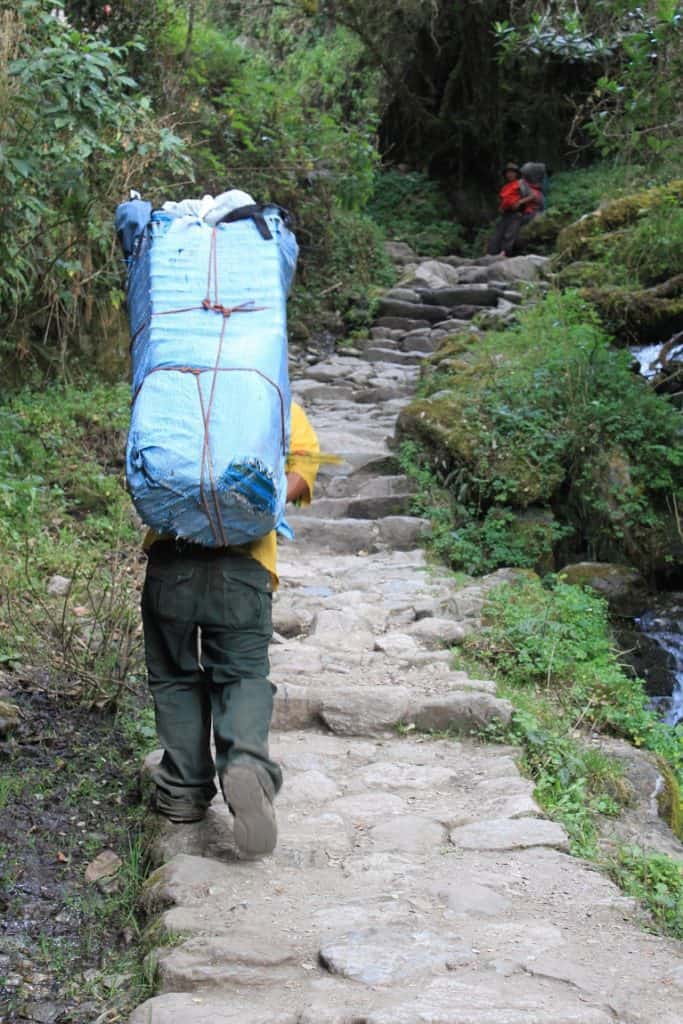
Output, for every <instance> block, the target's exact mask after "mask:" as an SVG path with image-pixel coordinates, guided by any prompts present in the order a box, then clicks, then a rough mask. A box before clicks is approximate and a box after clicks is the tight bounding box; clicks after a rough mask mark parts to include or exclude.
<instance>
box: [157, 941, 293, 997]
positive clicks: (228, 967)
mask: <svg viewBox="0 0 683 1024" xmlns="http://www.w3.org/2000/svg"><path fill="white" fill-rule="evenodd" d="M298 959H299V958H298V957H297V955H296V952H295V950H294V949H292V948H288V946H287V944H286V943H285V942H283V938H282V936H278V939H277V941H274V936H272V935H270V936H264V935H261V934H258V933H256V932H252V933H250V932H249V931H248V930H246V929H241V930H240V935H239V937H237V936H233V935H221V936H215V937H214V936H208V935H207V936H202V937H201V938H192V939H189V940H188V941H186V942H184V943H183V944H182V946H179V947H177V948H175V949H171V950H159V951H158V952H157V954H156V964H157V973H158V978H159V988H160V991H161V992H187V991H192V990H193V989H198V988H201V989H205V988H215V987H221V988H224V987H226V986H229V985H255V986H264V985H278V986H281V985H282V984H283V982H284V981H286V980H287V978H288V976H289V975H290V973H291V972H290V971H288V970H286V969H285V970H283V968H287V967H291V966H292V965H293V964H295V963H297V962H298Z"/></svg>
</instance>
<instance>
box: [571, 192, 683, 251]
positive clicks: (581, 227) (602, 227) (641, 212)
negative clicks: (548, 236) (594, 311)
mask: <svg viewBox="0 0 683 1024" xmlns="http://www.w3.org/2000/svg"><path fill="white" fill-rule="evenodd" d="M671 201H673V202H676V203H681V202H683V178H678V179H676V180H674V181H670V182H668V183H667V184H666V185H659V186H657V187H656V188H650V189H644V190H643V191H642V192H635V193H633V194H632V195H630V196H622V197H621V198H619V199H614V200H613V201H612V202H608V203H605V204H604V205H603V206H600V207H599V208H598V209H597V210H594V211H593V212H592V213H587V214H586V215H585V216H583V217H581V218H579V220H577V221H575V222H574V223H573V224H569V225H567V227H565V228H563V229H562V230H561V231H560V233H559V235H558V239H557V250H558V253H560V254H561V256H562V259H563V262H565V263H569V262H573V261H574V260H577V259H584V258H585V256H586V254H587V253H588V254H590V245H591V240H592V239H594V238H595V237H596V236H597V235H604V234H605V233H606V232H612V231H616V230H617V229H619V228H623V227H625V226H626V225H629V224H632V223H633V222H634V221H636V220H638V218H640V217H643V216H645V215H647V214H648V213H649V212H650V210H652V209H653V208H655V207H658V206H661V205H662V204H663V203H666V202H671Z"/></svg>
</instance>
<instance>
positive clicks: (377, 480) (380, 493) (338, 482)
mask: <svg viewBox="0 0 683 1024" xmlns="http://www.w3.org/2000/svg"><path fill="white" fill-rule="evenodd" d="M416 489H417V485H416V484H415V483H414V481H412V480H409V479H408V478H407V477H405V476H403V475H401V474H395V475H385V476H373V475H371V474H366V473H363V474H362V475H361V474H360V473H355V474H351V475H349V476H337V477H334V478H332V479H330V480H326V481H325V482H324V484H323V485H322V487H321V488H319V489H318V493H319V494H320V493H322V495H323V496H324V497H327V498H379V497H382V498H383V497H387V496H393V495H400V496H402V497H403V496H405V495H412V494H414V493H415V491H416ZM316 504H317V503H316Z"/></svg>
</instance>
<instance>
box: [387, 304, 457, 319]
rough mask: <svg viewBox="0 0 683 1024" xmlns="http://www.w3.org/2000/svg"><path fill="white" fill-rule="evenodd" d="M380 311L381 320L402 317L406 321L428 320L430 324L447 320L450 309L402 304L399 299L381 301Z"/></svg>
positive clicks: (429, 305)
mask: <svg viewBox="0 0 683 1024" xmlns="http://www.w3.org/2000/svg"><path fill="white" fill-rule="evenodd" d="M379 311H380V316H381V318H384V317H402V318H405V319H406V320H426V321H427V322H428V323H436V321H437V320H445V319H446V318H447V316H448V314H449V307H448V306H436V305H432V304H428V303H418V302H400V301H399V300H398V299H380V303H379Z"/></svg>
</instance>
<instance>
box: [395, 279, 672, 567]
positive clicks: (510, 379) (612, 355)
mask: <svg viewBox="0 0 683 1024" xmlns="http://www.w3.org/2000/svg"><path fill="white" fill-rule="evenodd" d="M397 435H398V440H399V441H400V442H403V441H409V442H412V443H413V444H417V446H418V448H419V449H420V450H421V452H422V453H423V458H424V459H426V460H427V461H428V463H429V465H430V467H431V469H432V471H433V472H434V474H435V475H436V477H437V479H438V480H439V481H440V482H441V484H442V485H443V486H444V487H445V488H446V489H447V491H448V492H449V494H450V496H451V500H452V502H453V508H454V521H455V520H457V518H458V516H459V517H460V520H461V521H462V522H465V523H466V524H467V525H466V528H465V527H463V528H462V529H460V528H459V530H458V536H457V537H456V538H455V542H456V545H460V548H461V549H462V550H463V551H466V552H467V558H466V560H467V561H468V563H469V564H474V561H475V560H474V556H473V554H472V552H473V550H474V548H475V547H476V545H477V544H479V545H480V547H481V548H482V549H484V548H486V549H487V550H490V551H491V552H493V551H494V550H497V551H498V552H499V553H502V552H503V551H505V552H507V553H509V554H511V555H513V556H514V558H515V561H508V562H505V563H503V562H500V563H499V564H509V565H514V564H516V565H525V566H529V565H537V564H541V563H540V562H539V561H538V558H539V557H540V556H539V555H538V552H539V551H540V550H541V549H542V548H543V544H540V547H539V539H538V536H537V533H538V531H537V530H536V527H535V526H534V530H533V531H532V532H533V533H534V538H533V543H532V538H531V537H530V543H529V544H528V545H526V547H525V545H523V544H519V543H517V539H516V537H513V533H514V531H511V519H510V518H509V516H512V517H513V518H514V517H515V516H518V515H520V514H523V513H524V512H525V510H528V509H533V508H538V507H540V508H542V509H551V510H552V511H553V513H554V516H555V521H554V523H553V524H552V528H551V529H550V531H549V536H550V534H552V545H551V546H554V549H555V553H556V554H557V553H559V552H560V551H561V552H562V555H563V561H564V562H569V561H579V560H581V559H585V558H586V557H590V558H592V559H594V560H601V561H608V562H624V563H630V564H633V565H635V566H637V567H638V568H639V569H640V570H641V572H643V573H644V574H645V575H648V576H649V575H650V574H651V573H654V572H664V573H667V572H670V571H671V570H672V569H673V568H674V567H675V565H676V563H677V562H678V561H679V560H680V561H682V562H683V545H682V544H681V540H680V537H679V536H678V535H677V524H676V515H675V508H676V504H675V503H676V501H678V502H679V503H680V502H681V501H683V494H681V492H683V480H682V479H681V470H682V467H681V464H680V458H679V456H678V455H677V451H678V450H679V449H680V419H679V417H678V415H677V413H676V410H675V409H674V408H672V407H671V405H670V404H669V403H668V402H667V401H665V400H663V399H661V398H659V397H658V396H657V395H656V394H655V393H654V392H653V391H652V389H651V388H650V387H649V385H648V384H647V382H646V381H645V380H644V379H643V378H641V377H639V376H638V375H636V374H635V373H633V371H632V369H631V360H630V358H629V356H628V354H627V353H623V352H619V351H616V350H615V349H614V348H613V346H612V345H611V344H610V340H609V339H608V337H607V335H606V334H605V332H604V330H603V329H602V328H601V327H600V325H599V320H598V317H597V315H596V313H595V311H594V310H593V309H592V308H591V307H590V306H588V305H587V304H586V303H585V302H584V301H582V299H581V298H580V297H579V295H578V294H577V293H576V292H574V293H572V292H565V293H562V294H557V293H554V292H553V293H549V294H548V295H547V296H546V297H545V298H544V299H542V300H541V301H539V302H538V303H537V304H536V305H535V306H533V307H528V308H524V309H522V310H521V312H520V315H519V323H518V324H517V325H516V326H515V327H513V328H511V329H508V330H505V331H490V332H485V333H483V334H481V335H479V336H477V335H471V334H465V333H464V332H461V333H459V334H458V335H455V336H451V337H449V338H447V339H445V340H444V342H443V344H442V346H441V347H440V348H439V349H438V350H437V352H436V353H434V354H433V356H432V358H431V360H429V361H425V363H424V364H423V371H422V379H421V383H420V394H419V397H417V398H416V399H415V400H414V401H413V402H412V403H410V404H409V405H408V406H407V407H406V408H405V409H403V410H402V412H401V414H400V416H399V419H398V424H397ZM677 494H681V497H675V496H676V495H677ZM501 512H504V513H505V514H506V515H508V514H509V515H508V517H507V518H505V516H504V517H503V518H504V519H505V521H504V522H503V519H502V518H501V515H500V513H501ZM475 520H476V521H477V522H478V523H479V534H478V535H477V532H476V530H475V529H474V527H473V526H472V523H473V522H474V521H475ZM518 525H519V529H520V530H523V529H526V528H527V527H528V526H529V523H528V522H522V523H521V524H518ZM517 532H518V534H519V530H518V531H517ZM449 543H450V542H449ZM544 543H545V541H544ZM547 546H548V545H547V544H546V548H547ZM493 561H495V559H494V557H493V555H491V557H490V558H489V557H488V556H487V564H491V563H492V562H493ZM541 561H542V560H541ZM547 565H549V560H548V559H546V566H547Z"/></svg>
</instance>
